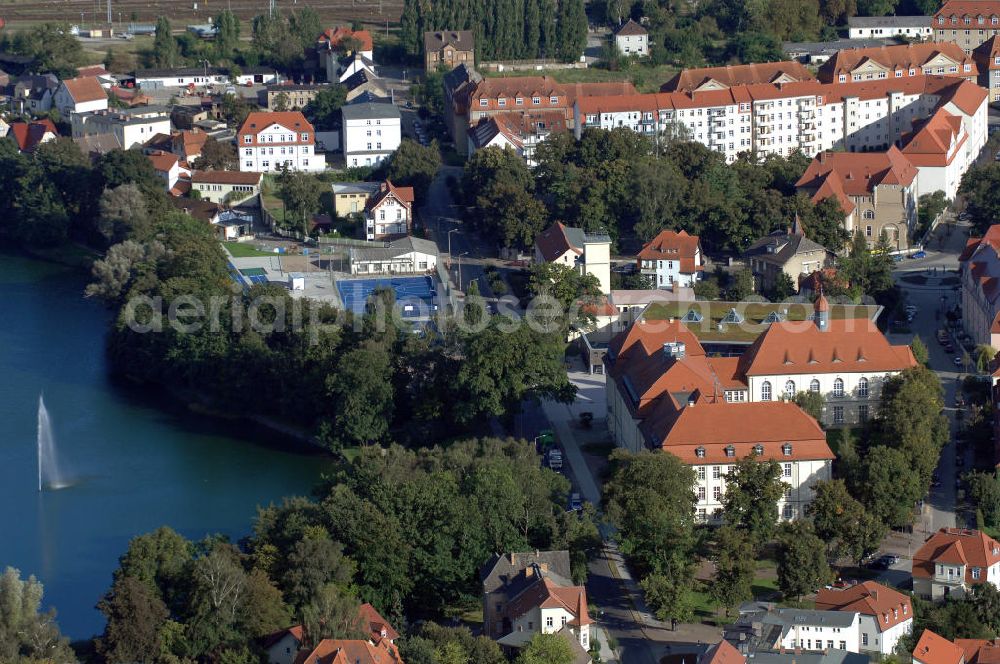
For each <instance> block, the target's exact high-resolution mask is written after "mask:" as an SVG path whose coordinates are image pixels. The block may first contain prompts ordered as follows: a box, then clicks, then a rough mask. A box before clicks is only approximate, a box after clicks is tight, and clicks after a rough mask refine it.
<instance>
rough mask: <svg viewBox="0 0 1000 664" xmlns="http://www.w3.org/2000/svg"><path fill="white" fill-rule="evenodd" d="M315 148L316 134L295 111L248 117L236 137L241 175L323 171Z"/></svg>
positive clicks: (322, 163)
mask: <svg viewBox="0 0 1000 664" xmlns="http://www.w3.org/2000/svg"><path fill="white" fill-rule="evenodd" d="M315 146H316V132H315V131H314V129H313V126H312V124H310V123H309V121H308V120H306V118H305V116H304V115H302V113H300V112H298V111H284V112H280V113H279V112H274V113H267V112H253V113H250V114H249V115H248V116H247V118H246V120H244V121H243V124H242V125H240V128H239V131H238V132H237V133H236V152H237V155H238V157H239V164H240V170H241V171H251V172H254V173H267V172H272V171H277V170H279V169H280V168H281V167H282V166H285V167H287V168H289V169H291V170H301V171H322V170H323V169H324V168H326V161H325V160H324V159H323V157H322V156H321V155H317V154H316V149H315Z"/></svg>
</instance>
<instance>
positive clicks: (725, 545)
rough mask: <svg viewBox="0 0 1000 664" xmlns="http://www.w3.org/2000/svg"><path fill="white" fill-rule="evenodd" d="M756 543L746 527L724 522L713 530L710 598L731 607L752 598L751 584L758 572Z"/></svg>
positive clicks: (727, 607) (727, 609) (728, 607)
mask: <svg viewBox="0 0 1000 664" xmlns="http://www.w3.org/2000/svg"><path fill="white" fill-rule="evenodd" d="M754 549H755V543H754V542H753V541H752V540H751V539H750V536H749V534H748V532H747V531H746V530H741V529H739V528H734V527H732V526H729V525H726V526H723V527H721V528H719V530H718V531H716V545H715V552H714V555H713V557H712V560H713V562H714V563H715V583H713V584H712V585H711V590H710V592H711V594H712V598H713V599H715V601H716V602H718V603H719V604H720V605H722V606H724V607H726V613H727V615H728V613H729V610H730V609H732V607H734V606H737V605H738V604H739V603H740V602H743V601H745V600H748V599H751V598H752V597H753V592H752V586H753V579H754V575H755V574H756V573H757V564H756V560H757V558H756V556H755V555H754Z"/></svg>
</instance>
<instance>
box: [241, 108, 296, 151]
mask: <svg viewBox="0 0 1000 664" xmlns="http://www.w3.org/2000/svg"><path fill="white" fill-rule="evenodd" d="M273 125H279V126H281V127H283V128H285V129H286V130H288V131H289V132H290V133H292V134H293V135H294V138H295V140H294V141H292V142H293V143H302V142H303V141H302V140H301V138H300V136H299V135H300V134H304V133H308V134H312V133H313V126H312V125H311V124H310V123H309V121H308V120H306V116H304V115H302V113H300V112H299V111H254V112H253V113H250V114H249V115H247V119H246V120H244V121H243V124H241V125H240V128H239V131H238V132H237V133H238V135H239V145H240V146H241V147H242V146H243V145H245V144H246V143H245V142H244V139H243V137H244V136H251V137H252V138H253V141H254V142H253V143H251V144H250V145H255V144H256V138H257V135H258V134H259V133H261V132H262V131H264V130H265V129H267V128H268V127H271V126H273ZM305 142H306V143H308V144H310V145H311V144H312V142H313V136H311V135H310V136H309V137H308V140H307V141H305ZM284 144H285V143H277V142H276V143H273V145H276V146H277V145H284ZM268 145H272V143H268Z"/></svg>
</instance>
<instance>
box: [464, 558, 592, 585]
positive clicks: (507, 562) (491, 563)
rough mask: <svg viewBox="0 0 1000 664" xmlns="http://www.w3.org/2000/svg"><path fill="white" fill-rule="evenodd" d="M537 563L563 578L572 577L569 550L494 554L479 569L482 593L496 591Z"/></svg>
mask: <svg viewBox="0 0 1000 664" xmlns="http://www.w3.org/2000/svg"><path fill="white" fill-rule="evenodd" d="M532 565H539V566H541V567H543V568H544V569H546V570H548V571H549V572H550V573H554V574H556V575H558V576H560V577H563V578H565V579H570V578H572V576H573V574H572V570H571V568H570V561H569V551H538V550H535V551H523V552H511V553H505V554H495V555H494V556H493V557H492V558H490V559H489V560H488V561H486V563H485V564H484V565H483V566H482V567H481V568H480V570H479V578H480V580H481V581H482V584H483V592H484V593H492V592H496V591H497V590H498V589H500V588H502V587H504V586H505V585H507V584H508V583H510V582H511V581H512V580H513V578H514V577H516V576H517V575H518V574H520V573H521V572H522V571H524V570H525V569H527V568H528V567H531V566H532Z"/></svg>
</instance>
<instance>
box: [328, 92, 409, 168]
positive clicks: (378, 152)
mask: <svg viewBox="0 0 1000 664" xmlns="http://www.w3.org/2000/svg"><path fill="white" fill-rule="evenodd" d="M340 112H341V115H342V116H343V131H344V142H343V146H344V160H345V162H346V163H347V165H348V166H375V165H376V164H378V163H380V162H381V161H382V160H383V159H385V158H386V157H388V156H389V155H391V154H392V153H393V152H395V151H396V148H398V147H399V144H400V142H401V141H402V132H401V123H402V116H401V115H400V113H399V108H398V107H396V105H395V104H376V103H360V104H347V105H346V106H343V107H342V108H341V109H340Z"/></svg>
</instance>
